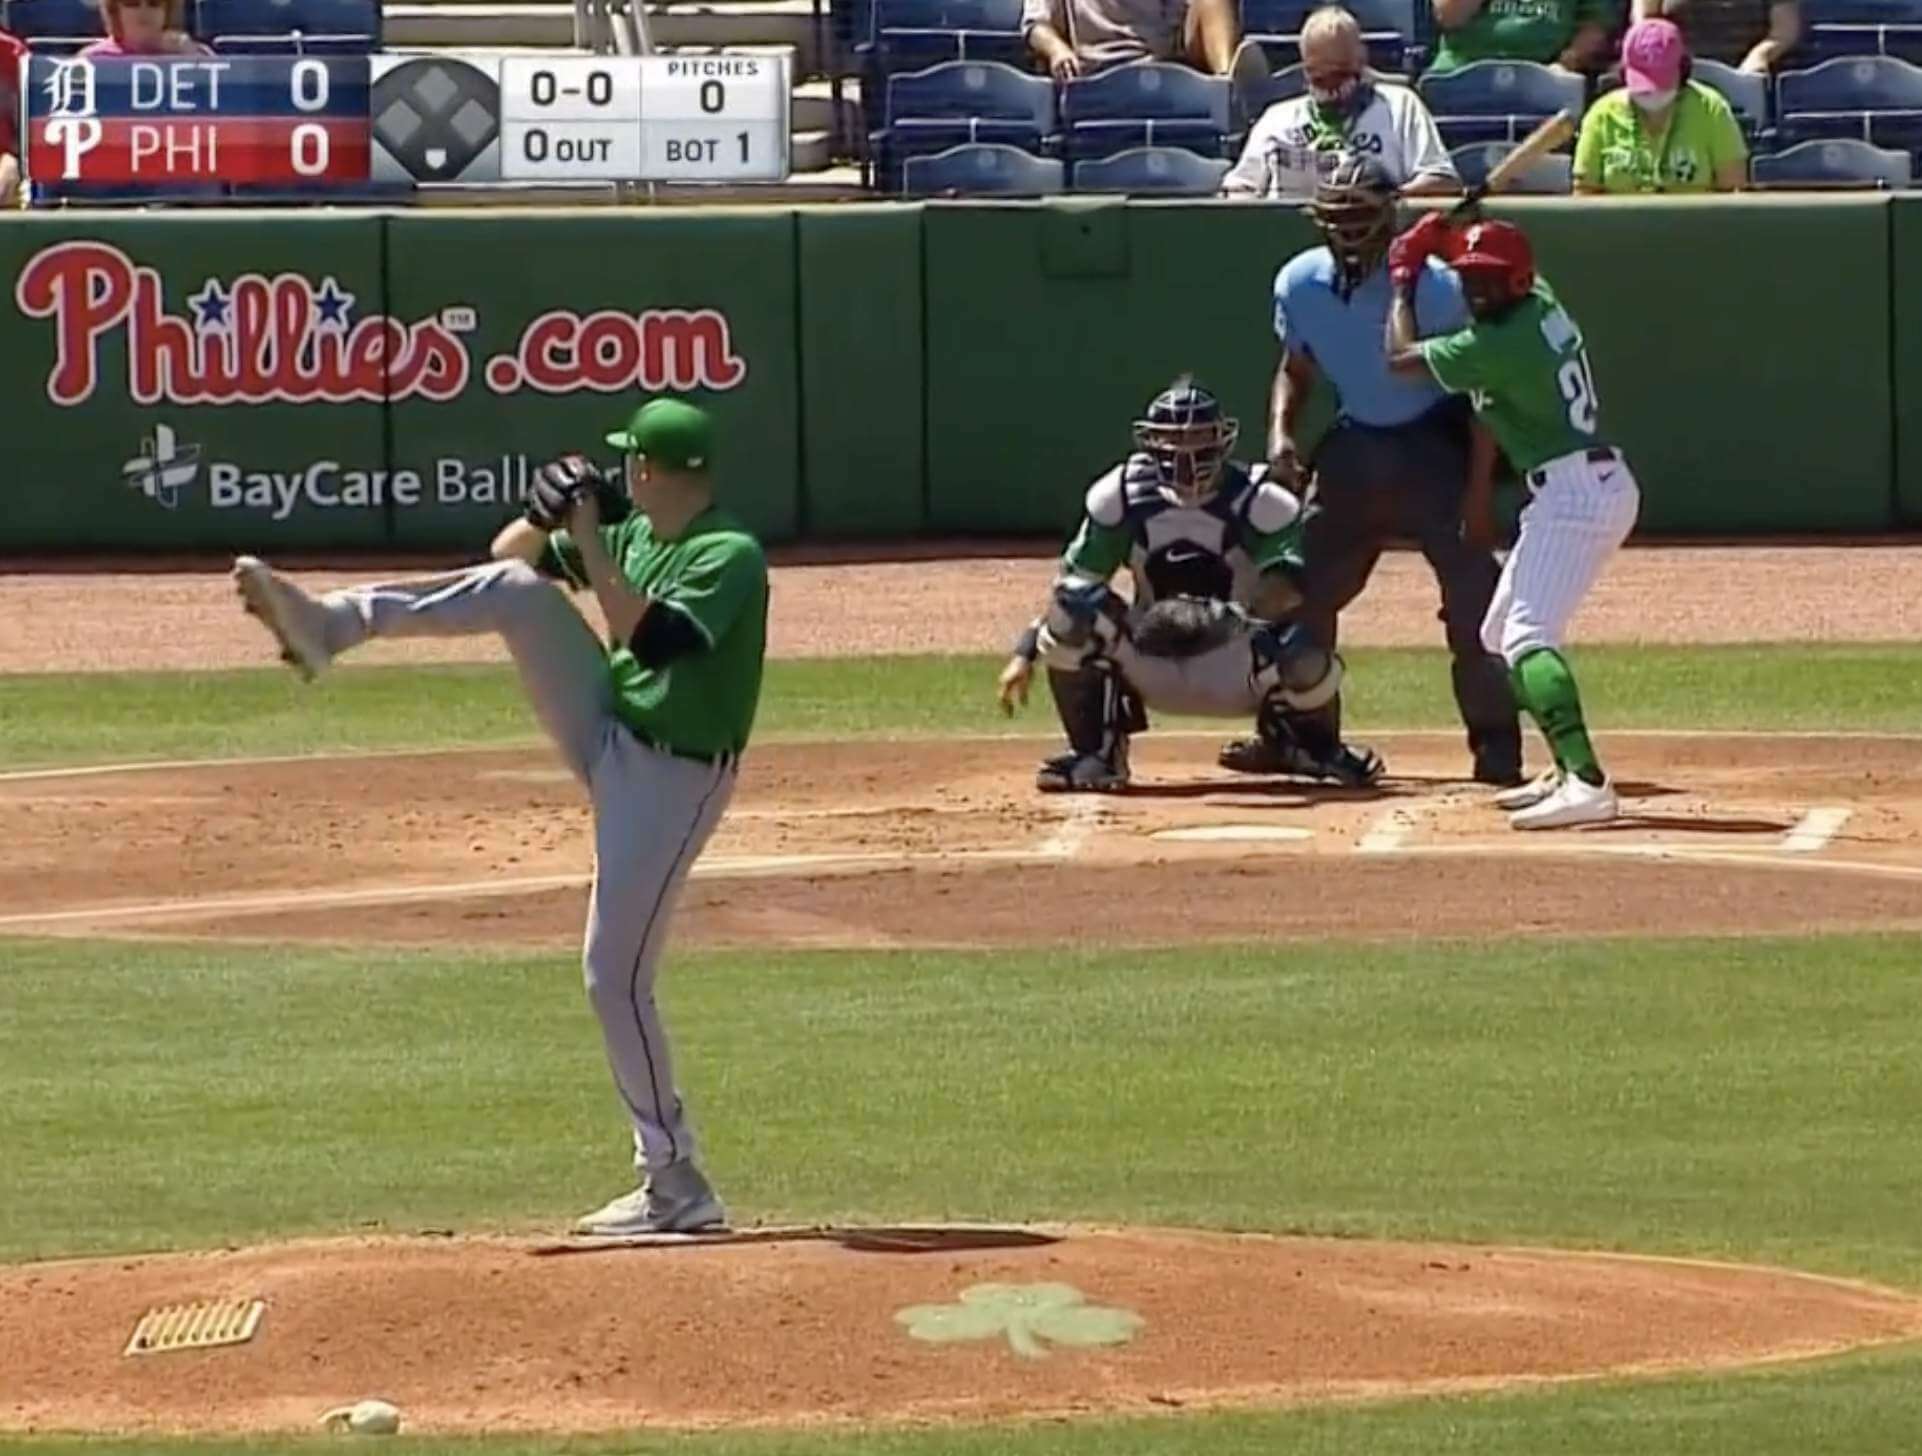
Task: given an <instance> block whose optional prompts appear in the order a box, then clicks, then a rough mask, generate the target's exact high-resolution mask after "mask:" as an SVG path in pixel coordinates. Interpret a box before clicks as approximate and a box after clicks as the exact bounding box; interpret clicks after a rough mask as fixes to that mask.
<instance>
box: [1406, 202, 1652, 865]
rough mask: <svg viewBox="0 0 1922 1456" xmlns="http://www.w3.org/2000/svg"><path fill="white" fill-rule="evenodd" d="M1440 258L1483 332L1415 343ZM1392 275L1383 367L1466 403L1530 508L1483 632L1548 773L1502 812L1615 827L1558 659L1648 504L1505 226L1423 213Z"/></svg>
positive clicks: (1539, 281) (1489, 481)
mask: <svg viewBox="0 0 1922 1456" xmlns="http://www.w3.org/2000/svg"><path fill="white" fill-rule="evenodd" d="M1436 256H1440V257H1442V258H1443V259H1444V260H1445V261H1446V262H1447V263H1448V265H1449V266H1450V267H1452V268H1453V269H1454V270H1455V272H1456V273H1457V274H1458V275H1459V276H1460V278H1461V281H1462V290H1463V292H1464V293H1465V294H1466V295H1467V298H1468V307H1469V311H1470V312H1471V313H1472V314H1473V315H1474V322H1473V323H1472V324H1470V325H1469V326H1468V327H1467V328H1465V329H1461V330H1458V331H1457V332H1455V333H1452V334H1448V335H1446V336H1444V337H1441V338H1433V339H1425V340H1423V341H1421V342H1419V343H1417V342H1416V339H1415V316H1414V309H1413V297H1414V290H1415V288H1416V286H1417V284H1418V282H1419V280H1420V278H1421V276H1422V271H1423V269H1424V268H1425V267H1426V265H1427V263H1428V260H1429V259H1430V258H1432V257H1436ZM1388 268H1389V277H1390V281H1391V282H1392V283H1393V285H1394V289H1395V301H1394V303H1393V305H1392V306H1391V307H1390V309H1389V314H1388V331H1387V346H1388V354H1389V364H1390V367H1392V368H1394V369H1396V370H1399V371H1401V372H1403V373H1410V374H1413V373H1421V372H1426V373H1428V374H1430V375H1432V376H1433V377H1434V379H1435V382H1436V383H1438V384H1440V385H1441V386H1442V388H1444V389H1446V390H1449V391H1451V392H1453V393H1456V394H1465V395H1467V396H1468V397H1469V398H1470V400H1472V401H1473V403H1474V406H1475V411H1476V413H1477V414H1478V415H1479V416H1480V417H1481V418H1482V419H1483V420H1484V421H1485V422H1486V423H1487V425H1488V428H1489V430H1490V432H1491V433H1492V435H1493V437H1494V439H1495V440H1496V442H1497V443H1499V445H1500V446H1501V449H1502V451H1503V452H1504V453H1505V454H1506V455H1507V456H1508V459H1509V462H1510V463H1511V464H1512V465H1513V466H1514V467H1515V470H1516V472H1517V473H1518V474H1520V475H1521V476H1522V479H1523V480H1524V481H1525V482H1526V484H1527V486H1528V490H1529V494H1530V497H1531V498H1530V500H1529V503H1528V505H1527V507H1526V508H1525V509H1524V510H1523V511H1522V517H1521V535H1520V536H1519V538H1518V539H1517V540H1516V542H1515V549H1514V550H1513V551H1511V552H1509V555H1508V561H1507V562H1506V564H1505V565H1504V566H1503V568H1502V574H1501V580H1500V581H1499V582H1498V583H1497V584H1496V587H1495V598H1494V600H1493V601H1492V602H1491V603H1489V607H1488V615H1487V616H1486V617H1484V618H1483V619H1482V641H1483V642H1484V643H1485V644H1486V645H1487V647H1488V649H1489V650H1490V651H1491V652H1499V653H1501V655H1502V658H1503V659H1504V660H1505V661H1506V662H1507V663H1508V670H1509V674H1510V678H1511V680H1512V681H1513V683H1514V687H1515V698H1516V701H1517V702H1519V703H1520V704H1521V705H1522V707H1523V708H1525V709H1526V710H1527V711H1528V713H1529V715H1530V716H1531V717H1532V718H1534V720H1535V722H1536V723H1537V724H1538V725H1539V726H1540V728H1541V730H1542V736H1543V737H1545V738H1546V739H1547V740H1548V745H1549V749H1550V751H1551V752H1552V753H1553V755H1554V760H1555V761H1554V765H1553V766H1552V767H1551V768H1549V769H1548V770H1547V771H1546V772H1544V773H1543V774H1541V775H1540V776H1539V777H1537V778H1536V779H1534V780H1533V781H1531V782H1529V783H1526V784H1523V785H1520V786H1519V787H1517V788H1513V789H1509V790H1505V791H1504V792H1502V793H1500V794H1497V795H1496V796H1495V802H1496V803H1497V804H1498V805H1500V806H1501V807H1502V808H1504V809H1508V810H1510V811H1512V813H1511V817H1510V818H1509V821H1508V822H1509V823H1510V824H1512V825H1513V826H1514V827H1515V828H1517V829H1557V828H1562V827H1565V826H1569V825H1576V824H1597V823H1601V822H1603V821H1606V820H1609V819H1613V818H1614V817H1615V816H1616V814H1617V813H1619V812H1620V806H1619V803H1618V801H1617V799H1616V794H1615V787H1614V785H1613V784H1612V783H1610V781H1609V777H1608V774H1607V773H1606V772H1605V771H1604V770H1603V768H1602V765H1601V761H1600V760H1599V759H1598V758H1597V757H1596V754H1595V745H1594V744H1593V743H1591V742H1590V741H1589V736H1588V728H1587V725H1586V724H1585V723H1584V722H1583V719H1582V700H1581V694H1580V693H1579V692H1578V691H1577V689H1576V686H1575V674H1574V672H1573V670H1571V669H1570V667H1569V665H1568V660H1567V659H1566V658H1565V657H1563V656H1562V651H1561V647H1562V641H1563V637H1564V634H1565V633H1566V632H1567V630H1568V623H1569V620H1570V618H1572V617H1573V616H1574V615H1575V609H1576V608H1577V607H1579V606H1580V605H1581V601H1582V598H1583V597H1584V596H1585V595H1587V593H1588V589H1589V587H1591V586H1593V585H1594V583H1595V579H1596V577H1598V576H1599V575H1601V571H1602V568H1603V567H1604V566H1605V565H1607V563H1608V559H1609V558H1610V557H1611V556H1613V555H1614V554H1615V552H1616V550H1617V549H1618V548H1620V546H1621V544H1622V542H1623V541H1624V540H1625V539H1627V536H1628V533H1629V531H1630V530H1631V529H1632V528H1633V527H1634V525H1635V517H1636V515H1637V514H1638V513H1639V512H1640V510H1641V502H1642V497H1641V491H1640V489H1639V488H1638V487H1637V485H1636V483H1635V476H1634V475H1633V473H1631V472H1630V470H1629V468H1628V461H1627V459H1626V458H1625V457H1624V456H1623V454H1622V452H1621V451H1620V450H1619V449H1617V448H1616V447H1615V446H1613V445H1610V444H1608V443H1607V442H1606V439H1605V437H1604V436H1603V434H1602V428H1601V411H1600V406H1599V404H1598V403H1597V401H1596V397H1595V376H1594V373H1593V371H1591V370H1590V368H1589V364H1588V352H1587V350H1586V349H1585V348H1584V346H1583V342H1582V331H1581V330H1580V329H1579V328H1577V327H1576V325H1575V321H1574V320H1573V319H1572V318H1570V317H1569V316H1568V313H1567V311H1566V310H1565V309H1564V308H1563V307H1562V306H1561V304H1560V302H1559V301H1558V300H1557V299H1556V297H1555V291H1554V290H1553V289H1552V288H1550V287H1549V286H1548V281H1547V280H1546V279H1544V278H1541V277H1538V276H1537V275H1536V272H1535V258H1534V253H1533V251H1532V250H1531V249H1530V247H1529V245H1528V238H1527V237H1526V236H1525V235H1524V234H1523V233H1522V231H1521V229H1520V228H1518V227H1516V226H1514V225H1513V224H1512V223H1506V222H1477V223H1474V224H1473V225H1472V226H1470V227H1469V228H1468V229H1467V231H1466V232H1465V233H1462V234H1460V235H1459V236H1458V235H1456V234H1455V233H1454V232H1453V231H1452V230H1451V229H1450V228H1449V227H1448V225H1447V223H1446V222H1445V221H1444V220H1443V218H1442V217H1441V216H1440V215H1439V214H1430V215H1429V216H1427V217H1424V218H1423V219H1422V220H1421V221H1420V222H1418V223H1416V224H1415V226H1414V227H1412V228H1410V229H1408V231H1406V232H1404V233H1403V234H1401V236H1399V237H1398V238H1396V239H1395V242H1394V244H1393V246H1392V247H1391V248H1390V250H1389V259H1388ZM1492 465H1493V461H1492V459H1488V458H1483V459H1481V460H1479V461H1478V462H1477V467H1478V468H1477V469H1476V470H1475V472H1474V475H1473V478H1472V479H1471V482H1470V486H1469V492H1470V498H1469V501H1468V503H1467V505H1466V506H1465V507H1464V515H1465V516H1466V517H1468V518H1469V519H1470V520H1471V521H1475V522H1479V523H1480V524H1479V525H1478V526H1477V529H1478V530H1482V531H1485V530H1487V529H1489V527H1488V525H1487V521H1488V518H1489V517H1490V516H1491V515H1492V504H1491V501H1492V491H1493V474H1492Z"/></svg>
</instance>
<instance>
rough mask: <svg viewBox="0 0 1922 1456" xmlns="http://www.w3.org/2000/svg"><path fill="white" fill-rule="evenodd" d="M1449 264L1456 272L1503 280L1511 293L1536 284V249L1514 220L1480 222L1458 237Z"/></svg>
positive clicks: (1522, 290)
mask: <svg viewBox="0 0 1922 1456" xmlns="http://www.w3.org/2000/svg"><path fill="white" fill-rule="evenodd" d="M1448 264H1449V266H1450V267H1452V268H1453V269H1454V270H1455V271H1456V272H1457V273H1480V274H1483V275H1484V276H1493V277H1497V278H1500V279H1502V280H1504V281H1505V282H1506V283H1507V284H1508V291H1509V294H1510V295H1511V296H1512V297H1515V298H1520V297H1521V296H1522V295H1523V294H1525V293H1527V292H1528V291H1529V290H1530V289H1531V288H1533V287H1534V286H1535V252H1534V249H1532V248H1530V247H1529V246H1528V238H1527V235H1526V234H1524V233H1523V232H1522V230H1521V229H1520V228H1518V227H1516V226H1515V225H1514V224H1513V223H1511V222H1478V223H1475V224H1473V225H1472V226H1470V227H1469V229H1468V230H1467V231H1466V232H1464V233H1462V234H1461V235H1460V236H1459V237H1458V238H1457V239H1456V241H1455V246H1454V247H1453V248H1452V249H1451V250H1450V257H1449V259H1448Z"/></svg>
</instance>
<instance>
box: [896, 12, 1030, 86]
mask: <svg viewBox="0 0 1922 1456" xmlns="http://www.w3.org/2000/svg"><path fill="white" fill-rule="evenodd" d="M871 14H872V25H873V27H874V32H873V36H872V37H871V41H872V44H871V51H872V54H873V58H874V61H875V62H876V65H877V68H878V70H879V71H880V72H881V73H882V74H883V75H885V74H888V73H891V72H894V71H904V70H921V69H923V68H925V67H927V66H933V65H938V64H939V63H940V62H942V61H1005V62H1007V63H1009V64H1011V65H1014V64H1019V63H1020V62H1022V61H1023V60H1025V59H1026V57H1027V45H1026V43H1025V42H1024V41H1023V40H1022V39H1021V0H874V6H873V10H872V12H871Z"/></svg>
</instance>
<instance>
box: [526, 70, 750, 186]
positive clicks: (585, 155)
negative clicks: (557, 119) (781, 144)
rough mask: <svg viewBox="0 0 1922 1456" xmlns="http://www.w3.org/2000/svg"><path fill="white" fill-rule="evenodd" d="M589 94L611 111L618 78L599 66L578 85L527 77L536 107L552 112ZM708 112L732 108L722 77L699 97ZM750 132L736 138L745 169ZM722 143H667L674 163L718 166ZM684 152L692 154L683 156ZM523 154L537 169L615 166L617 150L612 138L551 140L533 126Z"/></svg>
mask: <svg viewBox="0 0 1922 1456" xmlns="http://www.w3.org/2000/svg"><path fill="white" fill-rule="evenodd" d="M583 93H585V100H586V102H587V104H588V105H589V106H592V107H611V106H612V105H613V104H614V75H613V73H612V72H611V71H608V70H606V69H604V68H600V67H596V68H595V69H593V70H590V71H589V72H588V73H587V75H586V78H585V79H584V80H583V82H582V83H581V84H580V85H578V86H562V85H561V83H560V78H559V77H558V76H557V75H556V74H555V73H554V72H552V71H549V70H536V71H533V72H531V73H530V74H529V75H528V78H527V99H528V101H529V103H531V104H532V105H533V106H537V107H542V108H548V107H553V106H556V105H564V104H565V102H563V100H562V98H563V97H565V98H566V99H567V100H568V101H572V100H576V99H579V98H581V97H582V96H583ZM696 95H697V98H698V101H699V105H700V108H701V110H702V111H704V112H705V113H707V114H708V115H709V116H719V115H721V114H722V113H723V112H725V111H726V110H727V83H726V82H725V81H721V80H717V79H712V78H710V79H708V80H705V81H703V82H701V86H700V90H699V91H698V92H697V93H696ZM749 136H750V133H748V132H745V131H740V132H736V133H735V134H734V139H735V142H736V144H737V145H738V146H739V147H740V149H741V165H742V166H746V165H747V164H748V161H749V152H748V137H749ZM719 147H720V143H719V142H718V141H715V140H712V139H695V140H690V141H686V142H679V141H675V140H672V139H670V140H669V141H668V143H667V159H668V161H670V162H702V161H706V162H712V161H716V160H718V159H717V157H716V153H717V152H718V150H719ZM683 149H685V150H686V155H683V154H682V152H683ZM521 155H522V156H523V157H524V158H525V159H526V160H527V161H529V162H532V163H534V164H536V165H539V164H541V163H545V162H548V161H550V160H551V161H555V162H563V163H565V162H579V163H587V164H593V163H596V162H602V163H605V162H612V161H613V160H614V157H613V155H612V146H611V144H610V142H609V141H608V139H607V138H606V137H573V136H568V135H565V134H563V135H559V136H550V135H549V134H548V131H547V130H546V128H544V127H542V126H539V125H533V124H530V125H528V126H527V127H526V128H525V129H524V130H523V131H522V132H521Z"/></svg>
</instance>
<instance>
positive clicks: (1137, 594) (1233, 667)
mask: <svg viewBox="0 0 1922 1456" xmlns="http://www.w3.org/2000/svg"><path fill="white" fill-rule="evenodd" d="M1238 432H1239V430H1238V426H1237V424H1236V422H1235V421H1234V420H1233V419H1232V418H1230V417H1229V416H1228V415H1226V414H1225V413H1224V412H1223V411H1222V408H1221V404H1220V402H1219V401H1218V400H1217V399H1216V398H1215V396H1214V395H1213V394H1211V393H1210V392H1209V391H1208V390H1206V389H1203V388H1202V387H1201V386H1200V385H1198V384H1196V383H1195V382H1194V381H1193V380H1192V379H1191V378H1189V377H1187V376H1185V375H1184V376H1183V377H1181V378H1179V379H1177V380H1175V381H1174V383H1173V384H1171V385H1169V387H1168V388H1167V389H1165V390H1163V391H1162V392H1161V393H1160V394H1158V395H1156V396H1155V398H1154V400H1153V401H1152V402H1151V403H1150V404H1149V406H1148V408H1147V410H1146V412H1145V413H1144V414H1143V415H1142V417H1141V418H1140V419H1138V420H1137V421H1135V427H1134V438H1135V445H1136V448H1135V450H1134V452H1133V453H1131V454H1130V455H1129V456H1128V457H1127V458H1126V459H1124V460H1123V461H1122V462H1121V463H1120V464H1119V465H1116V466H1115V467H1114V468H1112V469H1111V470H1109V471H1107V472H1106V473H1105V474H1103V475H1102V476H1101V477H1100V478H1099V479H1098V480H1096V481H1095V483H1094V484H1093V485H1092V486H1090V487H1089V488H1088V492H1087V496H1086V498H1085V508H1086V515H1085V517H1084V518H1083V520H1082V522H1081V527H1080V529H1079V530H1078V531H1076V533H1075V536H1074V539H1073V540H1072V541H1070V542H1069V543H1068V547H1067V550H1066V551H1065V552H1064V553H1063V555H1062V561H1061V574H1060V576H1059V577H1058V578H1057V579H1056V581H1055V583H1054V587H1053V590H1052V592H1051V594H1050V600H1049V603H1048V606H1047V609H1046V611H1045V612H1043V614H1042V615H1041V616H1040V617H1038V618H1036V619H1035V621H1034V622H1033V623H1032V624H1031V625H1030V626H1029V628H1028V630H1027V631H1026V632H1025V633H1023V634H1022V637H1021V639H1020V641H1019V642H1018V643H1017V644H1016V646H1015V650H1014V655H1013V656H1012V657H1011V658H1010V659H1009V661H1008V664H1007V666H1006V667H1004V668H1003V669H1002V672H1001V680H1000V685H999V695H1000V701H1001V706H1002V708H1003V709H1004V710H1005V711H1008V712H1012V711H1013V710H1014V708H1015V706H1016V704H1017V703H1019V702H1025V701H1026V700H1027V694H1028V685H1029V680H1030V678H1031V677H1032V674H1033V672H1034V664H1035V662H1036V661H1037V660H1040V661H1045V662H1046V663H1047V666H1048V687H1049V689H1050V691H1051V692H1052V693H1053V696H1054V702H1055V710H1056V712H1057V713H1058V714H1059V715H1060V718H1061V724H1062V727H1063V728H1064V729H1066V730H1067V735H1068V748H1067V751H1066V752H1065V753H1062V754H1059V755H1057V756H1055V757H1053V758H1050V759H1048V760H1046V761H1045V762H1044V763H1043V764H1042V765H1041V769H1040V772H1039V773H1038V774H1037V775H1036V778H1035V783H1036V786H1037V787H1038V788H1040V789H1041V790H1042V791H1044V792H1053V793H1112V792H1115V791H1117V790H1120V789H1123V788H1126V787H1127V784H1128V776H1129V770H1128V740H1129V737H1130V736H1131V735H1132V734H1135V733H1139V732H1141V731H1143V730H1144V729H1146V728H1147V726H1148V717H1147V709H1148V708H1149V707H1155V708H1160V709H1162V710H1164V711H1167V712H1172V713H1199V714H1210V715H1222V716H1233V717H1243V716H1263V715H1267V714H1269V713H1270V712H1273V711H1282V710H1288V709H1301V710H1309V709H1315V708H1319V707H1322V706H1324V705H1326V704H1327V703H1328V702H1330V701H1331V700H1332V699H1333V698H1334V695H1335V692H1336V690H1337V688H1338V687H1339V686H1340V683H1341V662H1340V659H1339V658H1337V657H1336V656H1335V655H1334V653H1333V652H1332V651H1331V650H1327V649H1324V648H1322V647H1320V646H1318V645H1317V644H1315V643H1313V642H1312V641H1310V640H1309V639H1308V637H1307V634H1305V633H1304V632H1302V631H1301V630H1300V629H1299V628H1294V627H1285V626H1282V625H1280V623H1281V621H1282V620H1283V619H1285V618H1286V616H1287V614H1288V613H1289V612H1290V611H1291V610H1293V608H1294V607H1295V606H1297V605H1298V604H1299V602H1300V591H1299V588H1298V585H1297V577H1298V575H1299V573H1300V571H1301V557H1300V553H1299V537H1300V522H1301V504H1300V502H1299V501H1297V500H1296V499H1295V497H1294V495H1293V494H1292V493H1291V492H1289V491H1287V490H1284V489H1282V488H1281V487H1280V486H1279V485H1275V484H1273V483H1272V482H1268V481H1263V480H1260V479H1258V478H1256V477H1254V476H1252V475H1250V474H1249V473H1248V472H1247V471H1245V470H1243V469H1242V467H1241V466H1239V465H1237V464H1235V463H1234V462H1233V461H1232V460H1231V459H1230V458H1229V457H1230V454H1231V453H1232V451H1233V449H1234V445H1235V439H1236V436H1237V434H1238ZM1124 566H1125V567H1126V568H1127V569H1128V573H1129V575H1130V577H1131V578H1132V586H1133V596H1132V600H1130V599H1125V598H1123V597H1121V596H1120V595H1119V594H1117V593H1116V592H1115V591H1113V590H1112V589H1111V588H1110V587H1109V585H1108V582H1109V579H1110V578H1111V577H1113V576H1114V574H1115V573H1116V572H1117V571H1119V570H1120V569H1122V568H1123V567H1124ZM1312 749H1313V751H1312V752H1310V751H1309V745H1303V751H1302V753H1301V755H1300V757H1299V759H1298V761H1296V762H1294V763H1291V764H1289V765H1286V766H1282V767H1279V768H1278V769H1277V770H1276V771H1278V772H1300V773H1305V774H1308V775H1310V776H1312V777H1316V778H1333V779H1336V780H1338V781H1341V782H1348V783H1366V782H1370V781H1372V779H1373V776H1374V769H1375V767H1376V766H1375V765H1371V764H1369V763H1368V762H1365V761H1363V760H1362V759H1361V758H1360V757H1359V756H1358V755H1357V754H1355V753H1354V752H1353V751H1351V750H1349V749H1347V748H1345V747H1344V746H1343V745H1342V744H1341V743H1340V741H1339V740H1337V739H1334V738H1332V737H1331V738H1330V739H1329V740H1328V741H1326V742H1325V743H1320V742H1318V743H1315V744H1314V745H1312Z"/></svg>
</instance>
